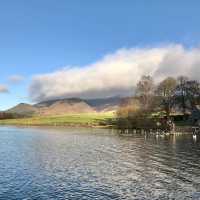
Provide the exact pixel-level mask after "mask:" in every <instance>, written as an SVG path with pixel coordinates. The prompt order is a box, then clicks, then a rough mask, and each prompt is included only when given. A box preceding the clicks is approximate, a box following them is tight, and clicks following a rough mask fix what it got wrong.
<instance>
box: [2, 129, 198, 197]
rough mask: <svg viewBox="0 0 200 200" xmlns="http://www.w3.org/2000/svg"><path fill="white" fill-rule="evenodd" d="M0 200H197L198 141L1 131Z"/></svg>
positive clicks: (94, 133)
mask: <svg viewBox="0 0 200 200" xmlns="http://www.w3.org/2000/svg"><path fill="white" fill-rule="evenodd" d="M0 199H3V200H4V199H5V200H7V199H9V200H12V199H15V200H16V199H26V200H28V199H41V200H42V199H44V200H49V199H70V200H75V199H77V200H78V199H85V200H90V199H91V200H95V199H98V200H99V199H100V200H101V199H102V200H109V199H119V200H121V199H122V200H132V199H137V200H139V199H159V200H160V199H161V200H162V199H180V200H184V199H200V138H198V137H197V138H193V136H192V135H190V134H184V135H177V136H173V135H171V136H165V137H156V136H153V135H151V136H148V135H146V136H145V135H139V134H137V135H133V136H122V135H119V134H117V133H116V132H115V131H112V130H105V129H85V128H83V129H80V128H79V129H78V128H75V129H74V128H14V127H0Z"/></svg>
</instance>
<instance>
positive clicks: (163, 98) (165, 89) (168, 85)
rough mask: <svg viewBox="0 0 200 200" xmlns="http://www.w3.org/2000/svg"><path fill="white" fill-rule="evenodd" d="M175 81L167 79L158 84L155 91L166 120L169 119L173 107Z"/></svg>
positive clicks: (170, 78)
mask: <svg viewBox="0 0 200 200" xmlns="http://www.w3.org/2000/svg"><path fill="white" fill-rule="evenodd" d="M176 85H177V82H176V79H174V78H172V77H168V78H166V79H164V80H163V81H161V82H160V84H159V85H158V87H157V89H156V95H157V96H158V97H159V98H160V105H161V107H162V109H163V110H164V111H165V113H166V115H167V118H168V119H169V118H170V113H171V111H172V108H173V106H174V103H175V101H174V93H175V89H176Z"/></svg>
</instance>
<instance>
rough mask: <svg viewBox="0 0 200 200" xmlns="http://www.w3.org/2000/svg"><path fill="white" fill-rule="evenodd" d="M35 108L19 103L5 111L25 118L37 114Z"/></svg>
mask: <svg viewBox="0 0 200 200" xmlns="http://www.w3.org/2000/svg"><path fill="white" fill-rule="evenodd" d="M37 110H38V109H37V108H35V107H34V106H33V105H30V104H26V103H20V104H18V105H16V106H14V107H13V108H10V109H8V110H6V112H7V113H14V114H20V115H25V116H31V115H33V114H35V113H36V112H37Z"/></svg>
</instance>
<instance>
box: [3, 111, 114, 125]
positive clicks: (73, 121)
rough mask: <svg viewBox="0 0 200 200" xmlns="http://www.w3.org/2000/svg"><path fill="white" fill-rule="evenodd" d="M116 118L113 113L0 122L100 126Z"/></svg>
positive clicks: (37, 117)
mask: <svg viewBox="0 0 200 200" xmlns="http://www.w3.org/2000/svg"><path fill="white" fill-rule="evenodd" d="M113 118H114V114H113V113H87V114H85V113H84V114H67V115H62V116H36V117H31V118H20V119H6V120H0V125H23V126H42V125H47V126H49V125H50V126H100V125H106V122H107V121H108V120H112V119H113Z"/></svg>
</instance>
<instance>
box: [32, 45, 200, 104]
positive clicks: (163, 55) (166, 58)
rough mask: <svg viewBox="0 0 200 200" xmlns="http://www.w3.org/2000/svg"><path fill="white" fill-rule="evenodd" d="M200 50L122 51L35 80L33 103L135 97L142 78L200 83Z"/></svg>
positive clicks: (167, 47) (158, 49) (157, 49)
mask: <svg viewBox="0 0 200 200" xmlns="http://www.w3.org/2000/svg"><path fill="white" fill-rule="evenodd" d="M199 72H200V49H198V48H193V49H186V48H184V47H183V46H182V45H176V44H171V45H167V46H161V47H153V48H131V49H120V50H118V51H116V52H115V53H113V54H109V55H106V56H105V57H103V58H102V59H101V60H99V61H97V62H95V63H92V64H89V65H87V66H82V67H73V66H72V67H66V68H61V69H60V70H58V71H55V72H52V73H49V74H41V75H37V76H35V77H33V80H32V83H31V85H30V89H29V93H30V97H31V99H32V100H33V101H43V100H49V99H55V98H62V97H83V98H95V97H105V96H114V95H128V94H131V93H132V92H133V90H134V87H135V86H136V84H137V82H138V80H139V79H140V77H141V76H142V75H152V76H153V77H154V78H155V80H156V81H159V80H161V79H162V78H164V77H166V76H178V75H186V76H189V77H192V78H196V79H199Z"/></svg>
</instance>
